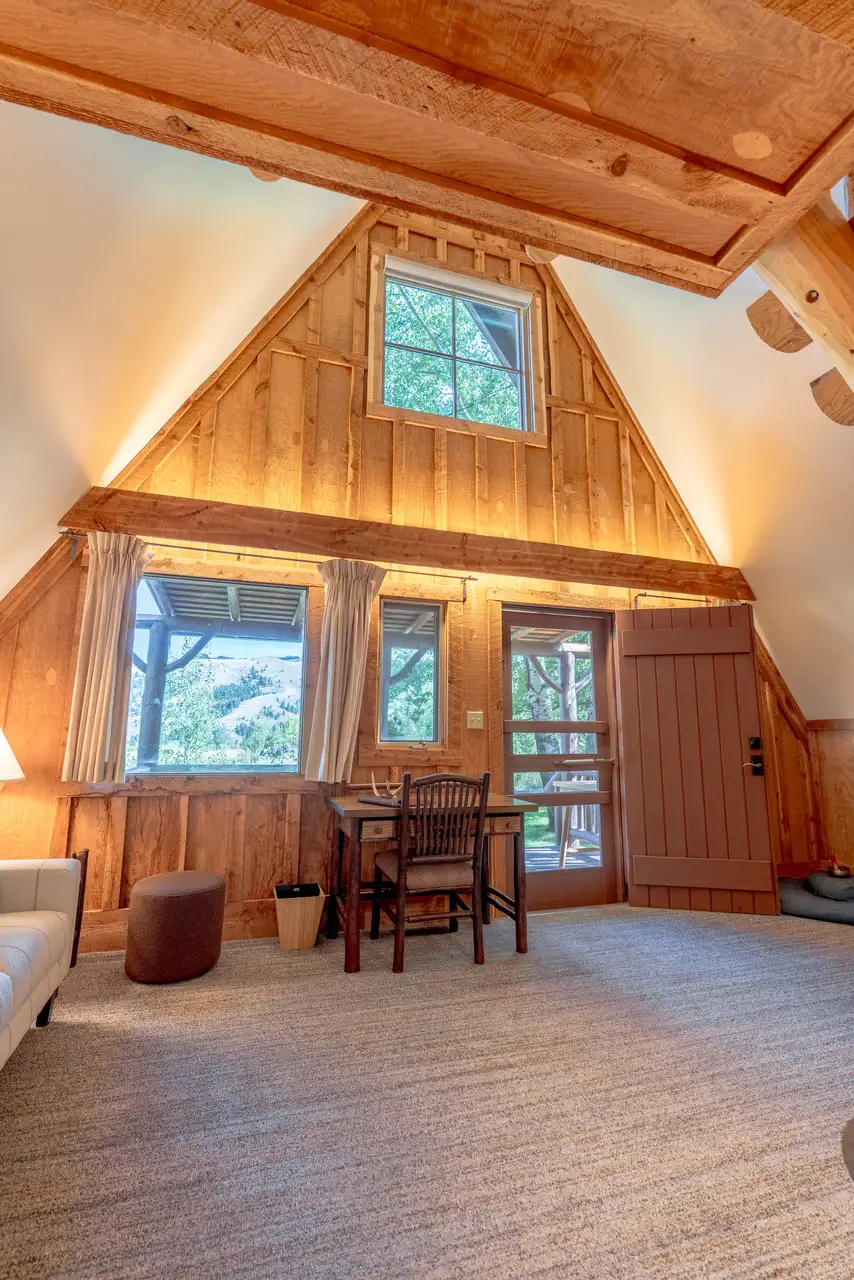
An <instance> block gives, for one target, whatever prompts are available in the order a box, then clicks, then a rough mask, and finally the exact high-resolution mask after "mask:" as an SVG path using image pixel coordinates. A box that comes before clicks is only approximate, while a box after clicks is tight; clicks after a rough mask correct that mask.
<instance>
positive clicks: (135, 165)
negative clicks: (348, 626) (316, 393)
mask: <svg viewBox="0 0 854 1280" xmlns="http://www.w3.org/2000/svg"><path fill="white" fill-rule="evenodd" d="M0 187H2V193H3V197H2V199H0V280H2V290H3V300H2V306H0V446H2V468H0V547H2V553H0V596H2V595H3V594H5V592H6V591H8V589H9V588H10V587H11V586H12V585H13V584H14V583H15V582H16V581H17V580H18V578H20V576H21V575H22V574H23V573H24V572H26V570H27V569H29V567H30V566H31V565H32V564H33V563H34V562H35V561H36V560H37V559H38V558H39V556H40V555H41V554H42V553H43V552H44V551H45V550H46V549H47V548H48V547H49V546H50V544H51V543H52V542H53V540H54V538H55V537H56V522H57V519H58V518H59V517H60V516H61V515H62V514H63V512H65V511H67V510H68V508H69V507H70V506H71V504H72V503H73V502H74V501H76V499H77V498H78V497H79V496H80V494H81V493H82V492H83V491H84V490H85V489H86V488H87V487H88V486H89V485H90V484H104V483H107V482H108V481H109V480H111V479H112V477H113V476H114V475H115V474H116V473H117V471H119V470H120V469H121V467H122V466H124V464H125V463H126V462H127V461H129V460H130V458H132V457H133V456H134V454H135V453H136V452H137V450H138V449H139V448H140V447H141V446H142V445H143V444H144V443H145V442H146V441H147V440H148V439H149V438H150V437H151V436H152V435H153V434H154V432H155V431H157V430H158V429H159V428H160V427H161V426H162V425H163V423H164V422H165V421H166V420H167V419H168V418H169V417H170V415H171V414H172V413H173V412H174V410H175V409H177V408H178V406H179V405H180V404H181V403H182V402H183V400H184V399H186V397H187V396H188V395H190V394H191V393H192V392H193V391H194V390H195V389H196V387H197V386H198V385H199V384H200V383H201V382H203V381H204V379H205V378H206V377H207V376H208V374H209V373H210V372H211V371H212V370H213V369H214V368H216V366H217V365H218V364H219V363H220V362H221V361H222V360H223V359H224V358H225V357H226V356H227V355H228V354H229V352H230V351H231V350H232V349H233V348H234V347H235V346H236V345H237V344H238V343H239V342H240V341H241V339H242V338H244V337H245V335H246V334H247V333H248V332H249V330H250V329H251V328H253V326H254V325H255V324H256V323H257V322H258V320H259V319H260V318H261V316H262V315H263V314H264V313H265V312H266V311H267V310H268V309H269V308H270V307H271V306H272V305H273V304H274V303H275V302H276V301H277V300H278V299H279V298H280V297H281V295H282V294H283V293H284V292H285V291H286V289H287V288H288V287H289V286H290V285H291V284H292V283H293V281H294V280H296V279H297V278H298V276H299V275H300V274H301V273H302V272H303V271H304V270H305V268H306V266H307V265H308V264H309V263H311V262H312V261H313V259H314V258H315V257H316V256H317V255H318V254H319V253H320V252H321V251H322V250H323V249H324V247H325V246H326V245H327V244H328V243H329V241H330V240H331V239H333V238H334V236H336V235H337V234H338V232H339V231H340V230H341V228H342V227H343V226H345V225H346V223H347V222H348V221H349V219H350V218H351V217H352V216H353V214H354V213H355V211H356V210H357V209H358V208H359V207H360V203H361V202H359V201H357V200H352V199H350V198H349V197H347V196H342V195H337V194H335V193H333V192H329V191H323V190H320V189H319V188H316V187H306V186H303V185H301V184H297V183H293V182H288V181H285V180H282V181H279V182H259V181H258V179H257V178H254V177H253V176H252V175H251V174H250V173H249V172H248V171H247V170H246V169H244V168H241V167H239V166H236V165H229V164H223V163H221V162H219V161H216V160H209V159H207V158H206V157H203V156H197V155H193V154H192V153H190V152H185V151H178V150H173V149H172V148H170V147H163V146H158V145H157V144H155V143H149V142H144V141H141V140H140V139H137V138H128V137H124V136H123V135H121V134H118V133H111V132H109V131H107V130H104V129H100V128H97V127H96V126H93V125H86V124H80V123H78V122H76V121H72V120H64V119H61V118H59V117H57V116H51V115H46V114H43V113H41V112H38V111H33V110H30V109H28V108H26V107H17V106H13V105H11V104H9V103H5V102H0Z"/></svg>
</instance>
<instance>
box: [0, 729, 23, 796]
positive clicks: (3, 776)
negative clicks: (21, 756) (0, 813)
mask: <svg viewBox="0 0 854 1280" xmlns="http://www.w3.org/2000/svg"><path fill="white" fill-rule="evenodd" d="M23 776H24V771H23V769H22V768H21V766H20V765H19V764H18V761H17V760H16V759H15V753H14V751H13V750H12V748H11V747H10V746H9V743H8V742H7V741H6V735H5V733H4V732H3V730H2V729H0V787H2V786H3V783H4V782H15V781H17V780H18V779H19V778H23Z"/></svg>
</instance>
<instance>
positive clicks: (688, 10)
mask: <svg viewBox="0 0 854 1280" xmlns="http://www.w3.org/2000/svg"><path fill="white" fill-rule="evenodd" d="M0 96H2V97H4V98H8V99H10V100H12V101H16V102H21V103H25V104H29V105H32V106H36V107H40V108H43V109H46V110H50V111H55V112H58V113H60V114H64V115H70V116H75V117H77V118H79V119H84V120H90V121H94V122H97V123H100V124H104V125H107V126H108V127H112V128H116V129H120V130H122V131H124V132H128V133H133V134H138V135H140V136H143V137H147V138H153V139H155V140H159V141H162V142H167V143H170V144H172V145H175V146H181V147H185V148H188V149H190V150H195V151H200V152H204V153H206V154H209V155H213V156H218V157H221V158H224V159H228V160H233V161H236V162H239V163H245V164H248V165H250V166H251V167H253V168H256V169H264V170H269V171H270V172H272V173H279V174H285V175H288V176H291V177H294V178H298V179H300V180H302V181H305V182H310V183H314V184H317V185H321V186H325V187H330V188H333V189H335V190H339V191H346V192H350V193H353V194H356V195H359V196H365V197H368V198H376V199H381V200H383V201H386V202H390V203H393V204H396V205H398V206H401V207H405V208H410V209H417V210H422V211H427V212H431V213H433V214H435V215H437V216H439V217H442V216H445V217H449V218H453V219H454V220H456V221H458V222H463V223H466V224H467V225H470V226H473V227H475V228H480V229H483V230H487V231H490V232H493V233H497V234H500V235H504V236H509V237H511V238H513V239H515V240H517V241H521V242H523V243H525V244H528V245H532V246H536V247H538V248H540V249H545V250H548V251H551V252H559V253H567V254H571V255H574V256H576V257H584V258H591V259H593V260H595V261H599V262H604V263H606V264H607V265H610V266H614V267H619V268H621V269H623V270H627V271H632V272H635V273H639V274H642V275H645V276H649V277H651V278H653V279H659V280H665V281H667V282H669V283H672V284H678V285H680V286H681V287H684V288H689V289H695V290H698V291H700V292H703V293H707V294H712V295H714V294H717V293H719V292H720V291H721V289H723V288H724V287H725V286H726V285H727V284H728V283H729V281H730V280H731V279H732V278H733V276H734V275H735V274H737V273H738V272H739V271H741V270H742V269H743V268H744V267H745V266H746V265H747V264H748V263H749V262H751V261H752V260H753V258H755V257H756V256H757V255H758V254H759V253H760V252H761V251H762V250H763V248H764V247H765V246H766V245H767V244H768V243H770V242H771V241H772V240H773V239H774V238H775V237H776V236H777V235H779V234H780V233H781V232H782V231H784V230H785V229H786V228H787V227H789V226H790V225H791V224H792V223H794V222H795V221H796V220H797V218H798V217H800V215H801V214H803V213H804V212H805V211H806V210H807V209H808V208H809V207H810V206H811V205H812V204H814V203H815V201H816V199H817V198H818V197H819V196H820V195H821V194H822V193H823V192H824V191H826V190H827V189H828V188H829V187H830V186H831V185H832V184H833V182H835V181H836V180H837V178H839V177H840V176H841V175H842V174H843V173H844V172H846V171H847V169H848V168H850V167H851V166H852V164H854V8H852V5H851V4H850V3H849V0H809V2H808V3H803V2H802V0H798V2H797V3H796V2H795V0H764V2H762V3H760V2H758V0H673V3H669V4H662V3H660V0H598V2H594V0H589V2H588V3H583V4H582V3H579V4H574V5H572V6H568V5H567V4H565V3H564V2H563V0H422V2H421V3H405V4H400V3H392V2H391V0H302V3H292V2H291V0H256V2H252V0H236V2H235V0H0Z"/></svg>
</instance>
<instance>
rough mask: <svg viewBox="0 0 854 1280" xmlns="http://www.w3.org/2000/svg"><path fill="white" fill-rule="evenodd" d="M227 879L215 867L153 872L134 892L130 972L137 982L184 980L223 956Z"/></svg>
mask: <svg viewBox="0 0 854 1280" xmlns="http://www.w3.org/2000/svg"><path fill="white" fill-rule="evenodd" d="M224 912H225V880H224V878H223V877H222V876H218V875H214V873H213V872H211V871H169V872H167V873H166V874H165V875H160V876H148V878H147V879H145V880H140V881H139V882H138V883H137V884H135V885H134V887H133V889H132V890H131V895H130V912H129V915H128V937H127V949H126V951H125V973H126V974H127V975H128V977H129V978H133V980H134V982H180V981H182V980H183V979H184V978H197V977H198V976H199V974H202V973H207V971H208V969H212V968H213V967H214V965H215V964H216V962H217V960H218V959H219V953H220V950H221V948H222V920H223V914H224Z"/></svg>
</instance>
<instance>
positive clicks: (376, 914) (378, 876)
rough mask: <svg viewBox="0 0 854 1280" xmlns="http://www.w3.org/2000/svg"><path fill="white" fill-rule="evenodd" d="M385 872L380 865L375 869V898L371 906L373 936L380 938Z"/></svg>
mask: <svg viewBox="0 0 854 1280" xmlns="http://www.w3.org/2000/svg"><path fill="white" fill-rule="evenodd" d="M382 882H383V873H382V872H381V871H380V869H379V867H377V868H376V870H375V871H374V898H373V906H372V907H371V937H372V938H378V937H379V936H380V890H381V889H382Z"/></svg>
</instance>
